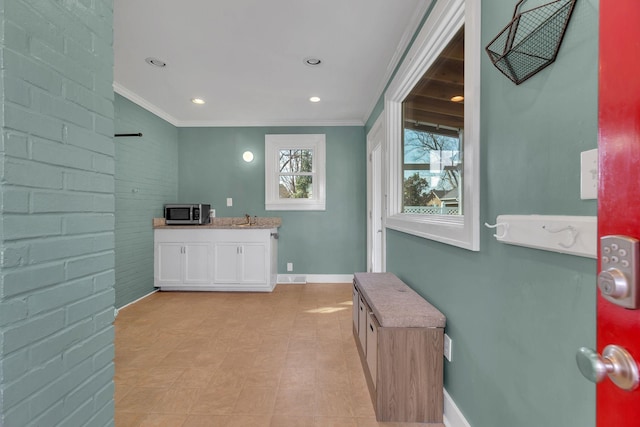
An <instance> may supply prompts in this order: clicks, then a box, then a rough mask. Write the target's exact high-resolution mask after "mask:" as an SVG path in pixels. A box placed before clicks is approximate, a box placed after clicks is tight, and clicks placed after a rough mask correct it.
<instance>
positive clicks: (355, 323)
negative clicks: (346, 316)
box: [352, 285, 360, 332]
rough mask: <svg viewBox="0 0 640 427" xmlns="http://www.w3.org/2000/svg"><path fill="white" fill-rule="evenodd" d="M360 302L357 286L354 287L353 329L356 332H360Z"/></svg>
mask: <svg viewBox="0 0 640 427" xmlns="http://www.w3.org/2000/svg"><path fill="white" fill-rule="evenodd" d="M359 301H360V295H359V294H358V289H357V288H356V285H353V313H352V314H353V316H352V317H353V328H354V329H355V331H356V332H358V326H359V325H358V311H359V310H360V308H359V307H358V303H359Z"/></svg>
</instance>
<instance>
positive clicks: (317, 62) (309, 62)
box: [304, 57, 322, 67]
mask: <svg viewBox="0 0 640 427" xmlns="http://www.w3.org/2000/svg"><path fill="white" fill-rule="evenodd" d="M304 63H305V65H308V66H310V67H317V66H318V65H320V64H322V60H321V59H320V58H313V57H308V58H304Z"/></svg>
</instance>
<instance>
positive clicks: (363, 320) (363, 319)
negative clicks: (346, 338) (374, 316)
mask: <svg viewBox="0 0 640 427" xmlns="http://www.w3.org/2000/svg"><path fill="white" fill-rule="evenodd" d="M368 312H369V309H368V307H367V304H366V303H365V302H364V300H363V299H362V297H360V301H359V303H358V338H359V339H360V346H361V347H362V352H363V353H364V354H365V356H366V355H367V322H368V321H369V318H368V316H367V313H368Z"/></svg>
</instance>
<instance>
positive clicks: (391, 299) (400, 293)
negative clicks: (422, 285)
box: [355, 273, 447, 328]
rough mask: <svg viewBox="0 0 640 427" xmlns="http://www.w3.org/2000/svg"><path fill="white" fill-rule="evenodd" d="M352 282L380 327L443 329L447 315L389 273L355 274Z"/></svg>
mask: <svg viewBox="0 0 640 427" xmlns="http://www.w3.org/2000/svg"><path fill="white" fill-rule="evenodd" d="M355 280H356V285H357V286H358V290H359V291H360V292H362V294H363V296H364V299H365V300H367V301H368V302H369V303H370V305H371V307H370V308H371V310H372V311H373V314H375V316H376V319H378V323H380V326H382V327H395V328H402V327H405V328H416V327H426V328H444V326H445V324H446V323H447V318H446V317H445V316H444V314H442V313H441V312H440V311H439V310H438V309H437V308H435V307H434V306H433V305H431V304H430V303H429V302H428V301H427V300H425V299H424V298H422V297H421V296H420V295H418V293H417V292H416V291H414V290H413V289H411V288H410V287H409V286H407V285H406V284H405V283H404V282H403V281H401V280H400V279H398V278H397V277H396V276H395V275H394V274H392V273H355Z"/></svg>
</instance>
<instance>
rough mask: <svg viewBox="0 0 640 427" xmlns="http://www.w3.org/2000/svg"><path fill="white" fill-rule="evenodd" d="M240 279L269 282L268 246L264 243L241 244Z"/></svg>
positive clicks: (244, 281)
mask: <svg viewBox="0 0 640 427" xmlns="http://www.w3.org/2000/svg"><path fill="white" fill-rule="evenodd" d="M240 256H241V262H240V281H241V282H242V283H267V247H266V245H264V244H263V243H245V244H243V245H242V246H240Z"/></svg>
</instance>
